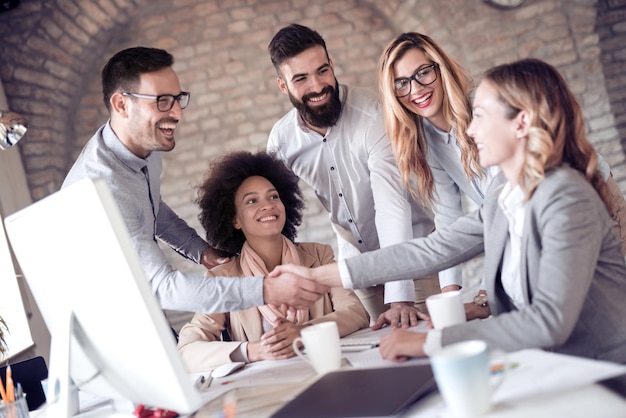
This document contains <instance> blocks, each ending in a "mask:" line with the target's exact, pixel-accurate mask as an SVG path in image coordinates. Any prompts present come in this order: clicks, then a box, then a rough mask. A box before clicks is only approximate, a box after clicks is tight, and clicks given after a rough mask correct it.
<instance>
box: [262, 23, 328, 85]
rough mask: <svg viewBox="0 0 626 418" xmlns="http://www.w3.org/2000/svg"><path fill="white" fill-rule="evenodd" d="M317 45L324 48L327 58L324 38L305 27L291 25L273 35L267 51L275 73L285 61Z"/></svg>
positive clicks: (295, 24) (278, 71)
mask: <svg viewBox="0 0 626 418" xmlns="http://www.w3.org/2000/svg"><path fill="white" fill-rule="evenodd" d="M318 45H319V46H321V47H323V48H324V52H326V58H328V50H327V49H326V42H324V38H322V36H321V35H320V34H319V33H317V32H316V31H314V30H313V29H311V28H308V27H306V26H302V25H298V24H297V23H292V24H291V25H289V26H285V27H284V28H282V29H281V30H279V31H278V32H277V33H276V35H274V37H273V38H272V40H271V41H270V44H269V45H268V46H267V50H268V51H269V53H270V58H271V59H272V64H274V68H275V69H276V72H277V73H280V70H279V67H280V65H281V64H282V63H283V62H285V60H287V59H289V58H292V57H295V56H296V55H298V54H300V53H301V52H302V51H306V50H307V49H309V48H312V47H314V46H318Z"/></svg>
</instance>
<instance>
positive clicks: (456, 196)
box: [422, 119, 497, 288]
mask: <svg viewBox="0 0 626 418" xmlns="http://www.w3.org/2000/svg"><path fill="white" fill-rule="evenodd" d="M422 120H423V123H424V133H425V135H426V138H427V140H428V154H427V160H428V164H429V166H430V169H431V171H432V173H433V177H434V181H435V192H436V194H435V204H434V211H435V225H436V226H437V228H441V227H443V226H446V225H450V224H452V223H453V222H454V221H456V220H457V219H458V218H460V217H461V216H463V215H464V212H463V208H462V204H461V202H462V197H461V192H462V193H464V194H465V195H467V197H469V198H470V199H471V200H472V201H474V203H476V204H477V205H479V206H480V205H481V204H482V203H483V200H484V199H485V192H486V190H487V188H488V187H489V184H490V183H491V180H493V177H494V176H493V173H494V171H493V170H484V172H483V176H482V177H481V178H480V179H471V180H470V179H468V177H467V176H466V175H465V172H464V171H463V166H462V165H461V149H460V148H459V145H458V144H457V142H456V136H455V135H454V132H445V131H442V130H441V129H439V128H437V127H435V126H434V125H432V124H431V123H430V122H428V120H427V119H422ZM496 171H497V170H496ZM461 274H462V267H461V266H456V267H453V268H451V269H447V270H443V271H441V272H440V273H439V284H440V286H441V287H442V288H443V287H445V286H448V285H453V284H457V285H459V286H461V285H462V284H463V281H462V275H461Z"/></svg>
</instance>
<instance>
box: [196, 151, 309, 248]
mask: <svg viewBox="0 0 626 418" xmlns="http://www.w3.org/2000/svg"><path fill="white" fill-rule="evenodd" d="M252 176H260V177H264V178H266V179H267V180H268V181H269V182H270V183H272V185H273V186H274V187H275V188H276V191H277V192H278V195H279V197H280V200H281V201H282V202H283V205H284V206H285V218H286V219H285V226H284V227H283V231H282V233H283V235H285V236H286V237H287V238H289V239H290V240H292V241H293V240H294V239H295V238H296V234H297V233H296V228H297V227H298V226H299V225H300V224H301V223H302V210H303V209H304V200H303V197H302V192H301V190H300V187H299V186H298V178H297V177H296V175H295V174H293V173H292V172H291V170H289V169H288V168H287V167H286V166H285V165H284V164H283V162H282V161H281V160H279V159H278V158H277V157H276V156H275V155H274V154H273V153H267V152H265V151H259V152H257V153H256V154H253V153H250V152H247V151H238V152H233V153H231V154H227V155H225V156H222V157H220V158H217V159H216V160H214V161H213V162H212V163H211V164H210V166H209V170H208V173H207V175H206V177H205V180H204V183H203V184H202V186H200V188H199V189H198V198H197V199H196V203H197V204H198V206H199V207H200V215H198V219H199V220H200V223H201V224H202V227H203V228H204V230H205V231H206V239H207V242H208V243H209V244H210V245H211V246H212V247H213V248H215V249H216V250H217V251H218V252H220V253H221V254H222V255H229V256H230V255H233V254H239V253H240V252H241V248H242V247H243V244H244V242H245V241H246V238H245V236H244V234H243V232H242V231H241V230H240V229H236V228H235V227H234V226H233V220H234V219H235V216H236V207H235V194H236V193H237V190H238V189H239V187H240V186H241V184H242V183H243V182H244V181H245V180H246V179H247V178H249V177H252Z"/></svg>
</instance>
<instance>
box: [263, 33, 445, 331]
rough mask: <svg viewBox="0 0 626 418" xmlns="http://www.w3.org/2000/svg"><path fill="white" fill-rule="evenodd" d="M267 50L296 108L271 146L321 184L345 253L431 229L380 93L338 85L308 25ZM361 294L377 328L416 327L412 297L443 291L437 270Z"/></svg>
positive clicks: (273, 135)
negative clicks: (404, 175)
mask: <svg viewBox="0 0 626 418" xmlns="http://www.w3.org/2000/svg"><path fill="white" fill-rule="evenodd" d="M268 50H269V53H270V57H271V60H272V64H273V65H274V68H275V69H276V72H277V75H278V77H277V81H278V87H279V89H280V91H282V92H283V93H284V94H286V95H287V96H288V97H289V99H290V101H291V103H292V104H293V106H294V108H295V109H293V110H291V111H290V112H289V113H287V114H286V115H285V116H284V117H283V118H282V119H280V120H279V121H278V122H277V123H276V124H275V125H274V127H273V129H272V131H271V133H270V137H269V141H268V144H267V148H268V150H271V151H276V152H277V155H278V156H279V157H280V158H281V159H283V160H284V162H285V164H286V165H287V167H289V168H290V169H291V170H292V171H293V172H294V173H295V174H296V175H297V176H299V177H300V178H301V179H302V180H304V181H305V182H306V183H308V184H309V185H310V186H311V187H312V188H313V189H315V192H316V194H317V196H318V198H319V200H320V202H321V203H322V205H323V206H324V208H325V209H326V210H327V211H328V212H329V214H330V219H331V223H332V227H333V230H334V231H335V233H336V235H337V242H338V249H339V258H347V257H351V256H354V255H357V254H360V253H363V252H367V251H372V250H376V249H378V248H380V247H385V246H388V245H392V244H396V243H399V242H402V241H407V240H410V239H412V238H413V237H421V236H425V235H427V234H428V233H430V232H431V231H432V230H433V228H434V224H433V220H432V216H431V214H430V212H429V211H427V210H426V209H424V207H423V206H422V205H420V204H419V203H417V202H416V201H414V200H413V199H411V198H410V197H409V193H408V190H407V189H406V188H405V187H404V185H403V183H402V180H401V178H400V173H399V171H398V168H397V165H396V160H395V158H394V154H393V151H392V148H391V144H390V142H389V140H388V138H387V136H386V134H385V125H384V122H383V118H382V110H381V107H380V104H379V103H378V99H377V97H376V96H375V94H374V93H373V92H370V91H367V90H364V89H359V88H354V87H348V86H346V85H340V84H339V83H338V81H337V79H336V78H335V74H334V67H333V61H332V60H331V59H330V58H329V55H328V51H327V50H326V43H325V42H324V40H323V38H322V37H321V36H320V35H319V33H317V32H316V31H314V30H312V29H310V28H307V27H305V26H301V25H297V24H292V25H289V26H287V27H285V28H283V29H281V30H280V31H278V33H276V35H275V36H274V38H273V39H272V41H271V42H270V44H269V47H268ZM357 293H358V295H359V297H360V298H361V300H362V302H363V304H364V305H365V307H366V309H367V310H368V312H369V313H370V316H371V317H372V318H373V319H374V320H376V319H377V322H376V324H375V327H378V326H380V325H382V324H383V323H387V322H389V323H391V325H392V326H396V325H397V324H398V323H400V324H402V326H414V325H417V321H418V319H419V318H420V317H423V316H422V315H421V313H420V311H419V310H418V309H417V308H416V306H415V304H414V303H415V302H416V301H418V302H422V304H420V305H418V306H420V307H423V301H424V300H425V298H426V297H427V296H429V295H431V294H434V293H439V282H438V279H437V277H436V276H433V277H428V278H420V279H419V280H414V281H411V280H409V281H403V282H391V283H388V284H386V285H385V286H384V287H383V286H376V287H374V288H370V289H366V290H365V291H358V292H357ZM385 304H390V308H391V309H389V310H386V307H385Z"/></svg>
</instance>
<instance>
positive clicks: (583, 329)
mask: <svg viewBox="0 0 626 418" xmlns="http://www.w3.org/2000/svg"><path fill="white" fill-rule="evenodd" d="M498 183H500V184H501V182H499V181H494V182H493V184H492V185H491V187H490V189H489V190H488V192H487V195H486V197H485V202H484V204H483V206H481V208H480V209H478V210H477V211H476V212H474V213H472V214H469V215H467V216H464V217H462V218H460V219H458V220H457V221H456V222H454V223H453V224H452V225H450V226H448V227H444V228H441V229H438V230H437V231H435V232H434V233H432V234H431V235H429V236H428V237H427V238H422V239H415V240H412V241H409V242H407V243H402V244H398V245H395V246H392V247H388V248H384V249H382V250H379V251H375V252H372V253H367V254H364V255H361V256H359V257H354V258H350V259H347V260H345V263H346V266H347V268H348V270H349V272H350V275H351V277H352V280H353V284H354V288H361V287H367V286H371V285H373V284H377V283H382V282H385V281H392V280H399V279H405V278H408V277H416V276H425V275H428V274H431V273H434V272H437V271H439V270H441V269H445V268H448V267H450V266H453V265H456V264H458V263H461V262H463V261H466V260H469V259H471V258H472V257H474V256H476V255H477V254H480V253H481V252H483V250H484V251H485V266H484V274H485V284H486V290H487V292H488V295H489V305H490V308H491V313H492V315H493V316H492V317H491V318H489V319H487V320H475V321H471V322H469V323H466V324H460V325H456V326H452V327H449V328H446V329H444V330H443V333H442V342H443V344H444V345H448V344H451V343H454V342H457V341H462V340H467V339H474V338H477V339H482V340H485V341H487V342H488V343H489V345H490V346H491V347H492V348H499V349H503V350H506V351H514V350H520V349H524V348H545V349H553V350H555V351H558V352H562V353H567V354H573V355H578V356H583V357H589V358H597V359H603V360H610V361H616V362H620V363H626V320H624V318H626V304H625V303H624V300H625V299H626V267H625V265H624V257H623V256H622V255H621V254H620V250H619V242H618V240H617V238H616V237H615V234H614V233H613V230H612V221H611V219H610V217H609V214H608V211H607V210H606V207H605V206H604V204H603V203H602V201H601V200H600V199H599V198H598V195H597V193H596V191H595V190H594V189H593V187H592V186H591V185H590V184H589V183H588V182H587V181H586V180H585V179H584V178H583V177H582V175H581V174H580V173H579V172H577V171H575V170H573V169H571V168H569V167H560V168H557V169H554V170H552V171H551V172H549V173H548V174H547V175H546V178H545V180H544V181H543V182H542V183H541V184H540V185H539V186H538V187H537V189H536V191H535V193H534V194H533V196H532V198H531V199H530V200H529V201H528V202H527V204H526V216H525V221H524V227H523V234H522V254H521V266H522V267H521V268H522V271H521V277H522V280H523V283H522V285H523V289H524V297H525V299H526V304H527V305H526V307H524V308H523V309H520V310H518V309H516V308H515V307H514V306H513V304H512V303H511V302H510V301H509V298H508V296H507V295H506V294H505V292H504V290H503V288H502V284H501V281H500V266H501V263H502V257H503V253H504V248H505V245H507V243H508V240H507V237H508V228H507V220H506V217H505V215H504V213H503V212H502V210H501V209H500V207H499V205H498V202H497V198H498V194H499V193H500V187H499V186H498Z"/></svg>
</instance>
